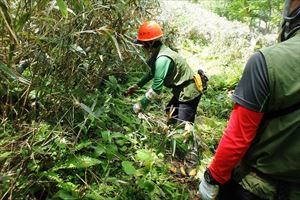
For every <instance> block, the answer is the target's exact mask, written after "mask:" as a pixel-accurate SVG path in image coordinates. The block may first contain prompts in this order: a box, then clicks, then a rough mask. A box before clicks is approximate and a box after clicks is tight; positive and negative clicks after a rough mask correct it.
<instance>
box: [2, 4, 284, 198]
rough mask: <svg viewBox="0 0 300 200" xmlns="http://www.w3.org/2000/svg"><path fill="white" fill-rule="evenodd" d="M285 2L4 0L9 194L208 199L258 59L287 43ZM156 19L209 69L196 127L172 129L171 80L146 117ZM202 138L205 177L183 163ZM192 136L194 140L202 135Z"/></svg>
mask: <svg viewBox="0 0 300 200" xmlns="http://www.w3.org/2000/svg"><path fill="white" fill-rule="evenodd" d="M282 6H283V1H279V0H276V1H274V0H272V1H270V0H259V1H250V0H215V1H201V0H198V1H196V0H193V1H156V0H152V1H148V0H102V1H96V0H69V1H66V0H39V1H32V0H10V1H8V0H0V100H1V103H0V199H97V200H98V199H197V198H198V197H197V185H198V184H199V178H200V177H202V173H203V169H205V166H206V165H207V164H208V163H209V162H210V160H211V159H212V156H213V153H214V150H215V148H216V146H217V144H218V141H219V139H220V137H221V135H222V132H223V129H224V128H225V126H226V121H227V119H228V116H229V114H230V110H231V107H232V103H231V101H230V94H231V93H232V91H233V90H234V88H235V86H236V84H237V82H238V80H239V78H240V76H241V73H242V71H243V67H244V65H245V62H246V61H247V58H248V57H249V56H250V55H251V54H252V53H253V52H254V51H255V50H257V49H259V48H261V47H263V46H268V45H270V44H273V43H275V42H276V35H277V32H278V30H279V27H280V20H281V10H282ZM147 19H155V20H157V21H158V22H159V23H161V24H162V25H163V29H164V32H165V37H164V42H165V43H167V44H168V45H170V46H172V48H174V49H177V51H178V52H179V53H180V54H182V55H183V56H184V57H185V58H186V59H187V60H188V62H189V63H190V65H191V66H193V67H195V68H199V67H201V68H203V69H204V70H205V71H206V73H207V74H208V76H209V79H210V81H209V88H208V90H207V92H206V94H205V95H203V97H202V99H201V103H200V106H199V107H198V116H197V119H196V122H195V125H194V128H195V131H194V133H193V134H190V135H184V134H182V132H181V130H180V129H176V128H174V129H167V128H166V119H165V117H164V106H165V103H166V102H167V101H168V99H169V98H170V91H167V90H166V91H164V92H163V94H162V95H161V96H160V99H159V101H157V102H155V103H153V104H151V106H150V108H148V109H147V110H146V111H145V112H144V113H143V114H140V115H139V116H136V115H135V114H134V113H133V112H132V104H133V103H134V102H136V101H137V100H138V99H139V98H140V97H141V96H142V95H143V94H144V92H145V91H146V88H144V89H141V90H140V91H139V93H138V94H137V95H135V96H133V97H130V98H129V97H124V95H123V94H124V91H126V88H128V87H129V86H131V85H133V84H134V83H136V81H138V80H139V78H140V77H141V76H142V74H143V72H145V71H146V70H147V66H146V65H145V59H146V57H145V55H144V53H143V51H142V49H141V48H140V47H137V46H135V45H133V42H132V41H133V40H134V39H135V37H136V31H137V27H138V26H139V24H140V23H141V22H143V21H144V20H147ZM195 140H197V141H198V144H199V154H200V156H199V163H198V167H197V171H198V173H197V174H196V176H192V177H191V176H182V175H178V174H172V173H171V172H170V170H169V169H170V166H171V161H172V152H174V150H177V151H181V152H186V151H187V150H188V149H189V148H190V147H189V145H190V144H191V143H192V142H193V141H195ZM191 141H192V142H191Z"/></svg>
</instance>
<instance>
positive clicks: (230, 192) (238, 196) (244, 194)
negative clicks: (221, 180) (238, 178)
mask: <svg viewBox="0 0 300 200" xmlns="http://www.w3.org/2000/svg"><path fill="white" fill-rule="evenodd" d="M218 200H262V199H261V198H259V197H257V196H255V195H254V194H252V193H250V192H249V191H247V190H245V189H244V188H243V187H242V186H241V185H240V184H238V183H237V182H235V181H234V180H232V179H231V180H229V181H228V182H227V183H225V184H224V185H222V186H221V187H220V192H219V196H218Z"/></svg>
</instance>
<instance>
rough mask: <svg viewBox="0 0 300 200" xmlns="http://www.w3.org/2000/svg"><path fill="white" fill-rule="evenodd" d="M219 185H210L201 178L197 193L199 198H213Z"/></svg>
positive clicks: (202, 199) (216, 194)
mask: <svg viewBox="0 0 300 200" xmlns="http://www.w3.org/2000/svg"><path fill="white" fill-rule="evenodd" d="M219 189H220V187H219V185H211V184H209V183H207V181H206V180H205V179H204V178H203V179H202V181H201V183H200V185H199V193H200V198H201V200H214V199H216V198H217V196H218V193H219Z"/></svg>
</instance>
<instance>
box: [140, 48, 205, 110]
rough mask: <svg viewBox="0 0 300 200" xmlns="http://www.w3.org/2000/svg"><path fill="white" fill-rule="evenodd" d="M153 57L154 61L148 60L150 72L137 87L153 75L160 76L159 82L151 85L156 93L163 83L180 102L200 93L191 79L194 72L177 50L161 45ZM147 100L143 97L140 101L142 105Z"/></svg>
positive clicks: (191, 98) (153, 76)
mask: <svg viewBox="0 0 300 200" xmlns="http://www.w3.org/2000/svg"><path fill="white" fill-rule="evenodd" d="M154 59H155V62H152V63H151V62H149V63H150V64H149V67H150V72H149V73H147V74H146V76H144V77H143V78H142V79H141V81H140V82H139V83H138V86H139V87H142V86H144V85H145V84H146V83H147V82H148V81H150V80H151V79H153V78H155V76H161V77H159V79H160V80H161V81H160V82H161V83H160V82H159V83H154V84H153V85H152V89H153V90H154V91H155V92H156V93H157V94H159V93H160V91H161V86H162V85H164V86H165V87H167V88H171V89H172V93H173V95H174V96H175V97H176V98H178V100H179V101H182V102H187V101H190V100H193V99H194V98H196V97H198V96H199V95H200V93H199V91H198V90H197V88H196V86H195V83H194V81H193V75H194V74H195V72H194V71H193V70H192V69H191V68H190V67H189V65H188V64H187V62H186V61H185V60H184V59H183V58H182V57H181V56H180V55H179V54H178V53H177V52H175V51H173V50H171V49H170V48H168V47H167V46H165V45H162V46H161V47H160V49H159V52H158V53H157V54H156V55H155V58H154ZM168 61H169V62H168ZM148 101H149V100H148ZM148 101H147V99H146V97H144V98H143V99H142V101H141V102H142V105H143V104H147V103H145V102H148Z"/></svg>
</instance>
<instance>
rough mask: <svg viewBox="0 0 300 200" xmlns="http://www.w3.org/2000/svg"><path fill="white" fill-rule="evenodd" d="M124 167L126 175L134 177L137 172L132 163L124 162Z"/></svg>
mask: <svg viewBox="0 0 300 200" xmlns="http://www.w3.org/2000/svg"><path fill="white" fill-rule="evenodd" d="M122 167H123V169H124V171H125V173H126V174H128V175H133V174H135V172H136V169H135V168H134V166H133V163H132V162H129V161H123V162H122Z"/></svg>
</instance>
